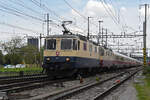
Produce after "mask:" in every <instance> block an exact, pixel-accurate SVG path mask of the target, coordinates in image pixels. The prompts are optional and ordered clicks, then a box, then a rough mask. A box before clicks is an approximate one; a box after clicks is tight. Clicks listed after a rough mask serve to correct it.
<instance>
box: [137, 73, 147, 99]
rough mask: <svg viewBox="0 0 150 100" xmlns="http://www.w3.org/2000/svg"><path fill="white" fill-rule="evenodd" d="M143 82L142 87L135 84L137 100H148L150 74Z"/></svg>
mask: <svg viewBox="0 0 150 100" xmlns="http://www.w3.org/2000/svg"><path fill="white" fill-rule="evenodd" d="M143 81H144V85H141V84H135V88H136V90H137V97H138V100H150V74H147V75H146V78H145V79H144V80H143Z"/></svg>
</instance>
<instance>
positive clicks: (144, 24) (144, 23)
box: [142, 4, 149, 67]
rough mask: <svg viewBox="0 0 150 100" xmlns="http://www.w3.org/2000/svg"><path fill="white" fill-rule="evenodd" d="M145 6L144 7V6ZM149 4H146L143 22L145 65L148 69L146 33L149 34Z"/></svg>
mask: <svg viewBox="0 0 150 100" xmlns="http://www.w3.org/2000/svg"><path fill="white" fill-rule="evenodd" d="M142 6H143V5H142ZM148 6H149V4H144V7H145V21H144V22H143V46H144V47H143V58H144V60H143V65H144V67H146V65H147V64H146V63H147V60H146V58H147V52H146V32H147V8H148Z"/></svg>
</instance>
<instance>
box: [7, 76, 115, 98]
mask: <svg viewBox="0 0 150 100" xmlns="http://www.w3.org/2000/svg"><path fill="white" fill-rule="evenodd" d="M113 75H115V74H107V75H106V74H103V75H97V76H98V77H100V78H101V77H102V78H107V77H111V76H113ZM94 81H96V76H93V77H89V78H85V79H84V82H83V83H82V84H81V83H80V81H79V80H74V81H69V82H64V83H63V87H61V86H58V85H60V84H51V85H47V86H44V87H42V88H38V89H33V90H27V91H23V92H20V93H13V94H11V96H10V97H11V99H10V100H21V99H27V98H29V97H35V96H39V95H42V94H48V93H53V92H57V91H61V90H65V89H68V88H71V87H74V86H79V85H83V84H86V83H88V82H94Z"/></svg>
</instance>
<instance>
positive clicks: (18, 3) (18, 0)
mask: <svg viewBox="0 0 150 100" xmlns="http://www.w3.org/2000/svg"><path fill="white" fill-rule="evenodd" d="M9 1H10V2H12V3H13V4H16V5H19V6H21V7H23V8H25V9H28V10H29V11H31V12H33V13H35V14H37V15H40V16H41V15H42V14H41V12H39V11H36V10H34V9H32V8H30V7H28V6H26V5H25V4H24V2H23V1H21V0H17V1H14V0H9Z"/></svg>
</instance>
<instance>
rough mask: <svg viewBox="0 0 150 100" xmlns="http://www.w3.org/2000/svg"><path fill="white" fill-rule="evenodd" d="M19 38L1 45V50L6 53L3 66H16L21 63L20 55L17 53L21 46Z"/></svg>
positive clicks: (21, 42)
mask: <svg viewBox="0 0 150 100" xmlns="http://www.w3.org/2000/svg"><path fill="white" fill-rule="evenodd" d="M23 45H24V44H23V41H22V39H21V38H20V37H15V38H13V39H11V40H10V41H8V42H4V43H1V48H2V49H3V50H4V51H5V52H6V53H7V54H6V55H5V57H4V58H5V64H18V63H21V62H22V55H20V54H19V53H18V52H17V51H18V50H19V49H20V48H21V47H22V46H23Z"/></svg>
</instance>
